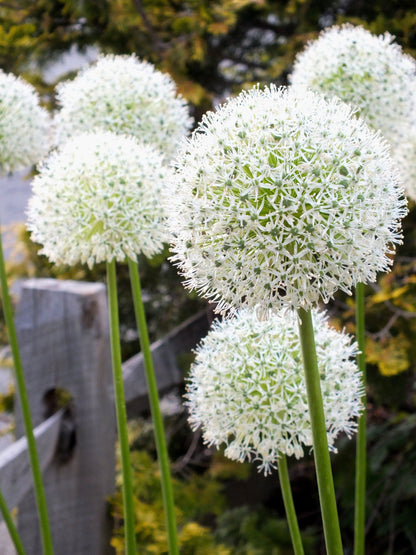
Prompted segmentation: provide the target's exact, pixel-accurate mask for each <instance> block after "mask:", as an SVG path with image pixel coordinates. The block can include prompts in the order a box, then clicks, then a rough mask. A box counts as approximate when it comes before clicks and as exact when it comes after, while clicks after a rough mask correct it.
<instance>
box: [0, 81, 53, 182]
mask: <svg viewBox="0 0 416 555" xmlns="http://www.w3.org/2000/svg"><path fill="white" fill-rule="evenodd" d="M48 133H49V116H48V113H47V111H46V110H44V109H43V108H41V106H40V105H39V98H38V95H37V92H36V90H35V89H34V88H33V87H32V86H31V85H29V83H26V81H24V80H23V79H21V78H19V77H15V76H14V75H12V74H10V73H4V72H3V71H2V70H0V173H1V174H5V173H8V172H12V171H16V170H21V169H23V168H25V167H27V166H31V165H32V164H36V163H37V162H39V160H40V159H41V158H42V156H43V155H44V154H46V152H47V149H48Z"/></svg>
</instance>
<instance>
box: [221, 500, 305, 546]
mask: <svg viewBox="0 0 416 555" xmlns="http://www.w3.org/2000/svg"><path fill="white" fill-rule="evenodd" d="M254 509H255V510H253V507H249V506H248V505H243V506H241V507H237V508H235V509H229V510H228V511H225V512H224V513H223V514H222V515H221V516H220V517H219V518H218V522H217V528H216V531H215V537H216V538H217V539H218V540H219V541H222V542H223V543H224V544H225V545H230V546H234V548H233V551H232V552H233V554H235V555H290V554H291V553H293V548H292V543H291V539H290V533H289V529H288V526H287V523H286V521H285V520H284V519H281V518H277V517H275V516H272V515H270V512H269V511H266V510H265V509H264V508H263V507H256V508H254ZM302 539H303V546H304V549H305V553H312V552H313V551H314V549H315V543H316V540H315V538H314V537H313V536H312V535H309V534H303V538H302Z"/></svg>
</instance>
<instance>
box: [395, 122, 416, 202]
mask: <svg viewBox="0 0 416 555" xmlns="http://www.w3.org/2000/svg"><path fill="white" fill-rule="evenodd" d="M393 156H394V159H395V160H396V162H397V165H398V167H399V170H400V177H401V180H402V182H403V185H404V188H405V190H406V194H407V196H408V197H409V198H411V199H412V200H413V201H416V124H414V125H413V127H412V128H411V129H410V131H409V132H408V134H407V137H406V139H403V141H402V142H401V143H400V144H399V145H397V146H396V147H395V148H394V149H393Z"/></svg>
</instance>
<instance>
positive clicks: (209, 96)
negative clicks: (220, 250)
mask: <svg viewBox="0 0 416 555" xmlns="http://www.w3.org/2000/svg"><path fill="white" fill-rule="evenodd" d="M346 21H348V22H351V23H354V24H361V25H363V26H364V27H366V28H367V29H369V30H370V31H371V32H373V33H376V34H379V33H383V32H385V31H388V32H390V33H391V34H393V35H395V36H396V38H397V42H398V43H399V44H400V45H402V47H403V48H404V50H405V51H406V52H407V53H409V54H410V55H412V56H414V57H416V9H415V3H414V0H391V1H390V2H385V1H384V0H372V1H371V2H368V1H366V0H333V1H331V0H286V1H280V0H274V1H273V0H202V1H199V0H187V1H181V0H5V1H3V0H0V67H2V68H3V69H4V70H5V71H11V72H14V73H16V74H19V75H22V76H24V77H25V78H26V79H27V80H29V81H30V82H32V83H33V84H34V85H35V86H36V87H37V88H38V90H39V92H40V93H41V94H42V99H43V101H44V103H45V104H46V105H47V106H49V107H50V108H53V107H54V106H55V100H54V86H55V85H56V82H55V81H54V79H55V78H54V77H52V78H51V77H47V75H48V72H47V71H46V70H47V68H48V67H50V64H51V62H53V61H57V60H59V59H60V58H61V56H62V55H63V54H65V53H68V52H69V53H74V52H80V53H88V52H89V51H90V49H91V48H94V49H96V50H98V51H102V52H106V53H109V52H112V53H118V54H120V53H132V52H135V53H136V54H137V55H138V56H139V57H141V58H143V59H147V60H149V61H150V62H152V63H154V64H155V65H156V66H157V67H158V68H159V69H161V70H163V71H166V72H168V73H170V74H171V75H172V77H173V78H174V80H175V81H176V83H177V85H178V89H179V91H180V92H181V93H182V95H183V96H184V97H185V98H186V99H187V100H188V101H189V102H190V104H191V110H192V113H193V115H194V117H195V120H196V121H198V120H199V119H200V117H201V115H202V114H203V113H204V112H205V111H206V110H208V109H211V108H213V107H214V106H215V105H216V104H217V103H218V102H221V101H222V100H224V99H225V98H226V97H227V96H229V95H230V94H235V93H238V92H239V91H240V90H241V89H242V88H244V87H249V86H251V85H253V84H255V83H257V82H260V83H270V82H274V83H276V84H278V85H285V84H287V76H288V74H289V73H290V71H291V67H292V63H293V60H294V57H295V55H296V53H297V52H299V51H300V50H302V48H303V47H304V45H305V44H306V43H307V41H309V40H312V39H314V38H315V37H317V35H318V33H319V32H320V30H322V29H323V28H324V27H327V26H330V25H333V24H340V23H343V22H346ZM65 77H71V74H68V75H66V76H65ZM409 208H410V212H409V215H408V216H407V217H406V218H405V221H404V242H403V245H402V246H401V247H400V248H399V249H398V253H397V256H396V257H395V263H394V266H393V269H392V271H391V272H390V273H388V274H385V275H382V276H380V278H379V280H378V282H377V284H373V285H371V286H368V287H367V289H366V314H367V316H366V327H367V347H366V358H367V364H368V381H369V397H368V403H369V455H368V456H369V471H368V502H367V514H368V523H367V538H368V540H367V553H368V555H384V554H385V555H401V554H403V555H407V554H409V555H410V554H415V553H416V532H415V529H414V523H415V522H416V480H415V474H414V468H415V467H416V445H415V443H416V439H415V438H416V421H415V418H416V389H415V366H416V272H415V271H416V209H415V206H414V204H413V203H411V204H410V206H409ZM18 235H19V241H18V243H17V248H18V249H19V252H18V253H17V256H16V258H15V259H13V258H12V259H10V260H9V262H8V272H9V276H10V280H11V281H13V282H15V283H16V282H17V281H18V279H21V278H25V277H34V276H40V277H45V276H52V277H59V278H71V279H84V280H103V279H104V269H103V268H101V267H99V266H98V267H97V268H95V269H94V270H93V271H90V270H88V269H87V268H86V267H81V266H80V267H75V268H71V269H70V268H57V267H54V266H52V265H50V264H49V262H48V261H47V260H46V258H44V257H41V256H40V257H39V256H38V246H36V245H34V244H33V243H32V242H31V241H30V237H29V235H28V233H27V232H26V231H25V230H24V229H20V230H19V231H18ZM167 254H168V252H167V249H166V251H165V252H164V253H163V255H161V256H159V257H156V258H155V259H153V260H150V261H146V260H144V259H143V260H140V271H141V275H142V279H143V289H144V294H145V301H146V310H147V312H148V315H149V323H150V333H151V338H152V340H154V339H156V338H158V337H160V336H163V335H164V334H165V333H166V332H167V331H169V330H170V329H172V327H174V326H175V325H176V324H178V323H179V322H181V321H183V320H184V319H185V318H186V317H187V316H189V315H190V314H192V313H194V312H195V311H196V310H198V308H200V307H201V306H202V304H203V301H201V300H200V299H198V298H197V297H196V295H189V294H187V293H186V292H185V290H184V289H183V288H182V286H181V284H180V278H179V277H178V276H177V274H176V271H175V270H174V269H173V268H172V267H171V265H170V264H169V263H168V261H167V259H166V257H167ZM119 276H120V277H119V286H120V292H121V300H120V310H121V322H122V335H123V340H124V345H123V353H124V357H125V358H126V357H128V356H130V355H132V354H133V353H135V352H137V350H138V342H137V335H136V334H135V331H134V329H135V326H134V324H133V321H134V320H133V314H132V310H131V298H130V292H129V284H128V276H127V271H126V269H125V268H124V267H123V266H121V267H120V272H119ZM328 308H329V311H330V314H331V317H332V321H333V323H334V325H335V326H337V327H339V328H342V327H345V328H346V329H347V330H348V331H349V332H351V333H354V302H353V299H352V298H351V297H347V296H345V295H337V297H336V298H335V300H334V301H333V302H331V303H330V305H329V306H328ZM0 318H1V308H0ZM1 333H2V330H1V329H0V334H1ZM2 338H3V339H4V334H3V336H1V335H0V341H1V339H2ZM180 393H181V392H178V395H180ZM179 398H180V397H179ZM145 417H146V415H144V416H143V419H141V420H139V421H137V422H132V429H131V444H132V449H133V452H134V458H133V465H134V469H135V503H136V511H137V516H138V522H139V523H140V524H139V525H138V530H137V536H138V541H139V544H140V545H141V546H142V548H143V551H142V552H143V553H156V554H160V553H164V549H165V547H164V546H165V545H166V543H165V542H166V538H165V536H164V532H163V514H162V504H161V499H160V491H159V486H158V480H157V473H158V470H157V466H156V463H155V452H154V446H153V443H152V436H151V433H149V429H150V430H151V423H150V421H149V420H147V419H146V418H145ZM167 426H168V430H169V445H170V454H171V458H172V461H173V469H174V471H175V490H176V499H177V511H178V520H179V522H180V524H181V535H180V542H181V553H184V554H195V555H205V554H209V553H218V554H219V555H227V554H236V555H237V554H240V555H271V554H272V555H273V554H274V555H286V554H287V553H290V552H291V548H290V542H289V541H288V531H287V527H286V524H285V520H284V510H283V505H282V500H281V497H280V493H279V488H278V485H277V477H276V476H272V477H271V478H270V477H269V478H267V479H266V478H263V477H261V476H260V475H259V474H257V472H256V469H255V468H253V466H248V465H239V464H237V463H235V464H234V463H230V462H229V461H227V460H226V459H224V457H222V455H221V454H218V453H215V452H214V451H213V450H211V449H207V448H206V447H204V446H203V445H202V443H201V441H200V438H199V437H198V436H195V435H192V434H191V433H190V431H189V428H188V426H187V424H186V415H185V414H184V413H183V411H182V409H181V408H180V403H178V409H177V411H176V413H175V415H174V416H170V417H167ZM339 452H340V453H339V454H338V455H335V456H334V457H333V462H334V469H335V480H336V484H337V491H338V493H339V502H340V509H341V522H342V526H343V536H344V539H345V543H346V548H347V550H348V549H350V548H351V545H352V541H353V539H352V529H353V473H354V441H346V440H345V439H342V438H341V440H340V442H339ZM291 463H292V464H291V479H292V484H293V491H294V496H295V503H296V506H297V508H298V514H299V520H300V525H301V528H302V533H303V536H304V539H305V545H306V546H307V550H306V552H307V553H321V552H322V538H321V532H320V530H321V524H320V520H319V504H318V500H317V498H316V496H315V492H316V486H315V483H314V475H313V465H312V461H311V459H310V457H309V456H307V457H306V458H305V459H302V460H301V461H291ZM120 503H121V501H120V496H119V494H117V495H116V496H115V498H114V499H113V501H112V504H111V507H112V512H113V515H114V518H115V523H116V529H115V535H114V538H113V545H114V547H115V548H116V550H117V552H118V553H122V552H123V545H122V522H121V521H120V514H121V505H120ZM348 552H350V551H348Z"/></svg>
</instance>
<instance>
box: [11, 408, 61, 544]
mask: <svg viewBox="0 0 416 555" xmlns="http://www.w3.org/2000/svg"><path fill="white" fill-rule="evenodd" d="M62 414H63V412H62V411H58V412H57V413H55V414H54V415H53V416H51V417H50V418H48V419H47V420H45V422H42V424H40V425H39V426H37V428H35V430H34V434H35V439H36V445H37V447H38V453H39V465H40V468H41V470H42V471H44V470H45V469H46V468H47V467H48V466H49V464H50V462H51V461H52V459H53V457H54V455H55V449H56V445H57V442H58V437H59V431H60V428H61V421H62ZM32 487H33V482H32V474H31V470H30V461H29V454H28V449H27V441H26V438H25V437H22V438H20V439H19V440H18V441H15V442H14V443H12V444H11V445H9V446H8V447H6V448H5V449H3V450H2V451H1V452H0V490H1V492H2V494H3V497H4V499H5V500H6V503H7V505H8V507H9V508H10V509H12V508H14V507H16V506H17V505H18V504H19V503H20V501H21V500H22V499H23V498H24V497H25V495H26V494H27V493H28V492H29V491H30V490H31V489H32ZM0 519H1V515H0ZM0 552H1V550H0Z"/></svg>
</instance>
